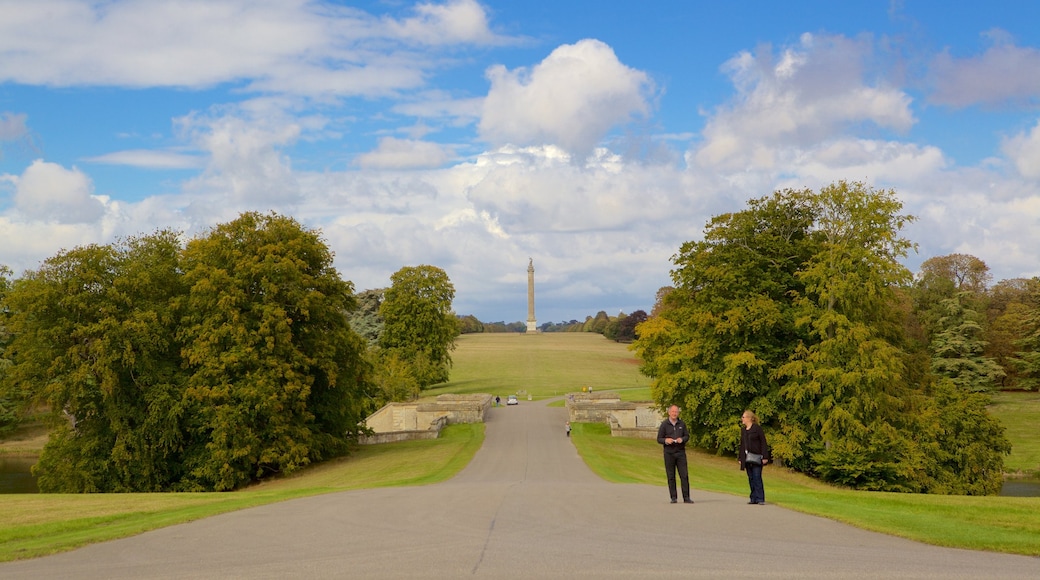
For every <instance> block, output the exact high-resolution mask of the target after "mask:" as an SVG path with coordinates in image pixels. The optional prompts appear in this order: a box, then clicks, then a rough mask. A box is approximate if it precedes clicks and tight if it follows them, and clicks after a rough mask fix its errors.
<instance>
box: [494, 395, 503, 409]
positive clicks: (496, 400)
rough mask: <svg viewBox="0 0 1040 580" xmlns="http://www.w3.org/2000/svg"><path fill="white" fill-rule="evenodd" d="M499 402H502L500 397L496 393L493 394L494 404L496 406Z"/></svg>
mask: <svg viewBox="0 0 1040 580" xmlns="http://www.w3.org/2000/svg"><path fill="white" fill-rule="evenodd" d="M501 404H502V399H501V398H500V397H498V396H497V395H496V396H495V406H496V407H498V406H500V405H501Z"/></svg>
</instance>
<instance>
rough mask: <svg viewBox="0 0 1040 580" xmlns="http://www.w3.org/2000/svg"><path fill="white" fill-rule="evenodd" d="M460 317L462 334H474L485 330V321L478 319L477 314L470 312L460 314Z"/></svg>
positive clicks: (460, 331)
mask: <svg viewBox="0 0 1040 580" xmlns="http://www.w3.org/2000/svg"><path fill="white" fill-rule="evenodd" d="M458 318H459V333H460V334H473V333H479V332H484V323H482V322H481V321H479V320H477V317H476V316H473V315H472V314H468V315H466V316H459V317H458Z"/></svg>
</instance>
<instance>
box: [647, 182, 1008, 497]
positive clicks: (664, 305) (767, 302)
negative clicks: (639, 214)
mask: <svg viewBox="0 0 1040 580" xmlns="http://www.w3.org/2000/svg"><path fill="white" fill-rule="evenodd" d="M900 210H901V204H900V203H899V202H898V200H897V199H896V198H895V194H894V192H891V191H879V190H875V189H872V188H869V187H867V186H865V185H863V184H859V183H847V182H838V183H835V184H832V185H830V186H827V187H824V188H823V189H821V190H820V191H819V192H818V193H814V192H812V191H809V190H800V191H799V190H784V191H779V192H775V193H774V194H773V195H772V196H768V197H764V198H760V199H755V200H752V201H750V202H748V209H746V210H745V211H742V212H737V213H733V214H724V215H722V216H718V217H715V218H713V219H712V221H711V222H710V223H709V224H708V227H707V228H706V230H705V232H704V236H703V239H702V240H701V241H698V242H687V243H686V244H683V246H682V247H681V248H680V251H679V253H678V254H676V256H674V257H673V262H674V263H675V265H676V268H675V269H674V270H673V271H672V280H673V282H674V283H675V289H674V290H672V291H671V292H669V293H668V294H667V295H666V296H665V297H663V299H659V300H658V304H657V305H656V306H655V312H656V314H655V315H652V316H651V317H649V318H648V319H647V320H646V322H644V323H642V324H640V325H638V327H637V329H638V331H639V337H638V339H637V340H636V342H635V343H634V345H633V348H634V349H635V350H636V351H637V352H638V353H639V354H640V356H641V358H642V359H643V364H642V366H641V370H642V371H643V372H644V373H646V374H647V375H648V376H650V377H652V378H653V382H652V384H651V392H652V394H653V397H654V400H655V402H656V403H657V404H658V405H659V406H661V407H665V406H667V405H669V404H672V403H675V404H679V405H680V407H682V412H683V415H684V416H686V417H687V418H689V419H690V420H689V421H688V422H687V424H688V425H689V426H690V429H691V432H692V440H693V441H694V443H696V444H698V445H700V446H703V447H707V448H710V449H716V450H718V451H719V452H727V451H730V452H732V451H733V450H735V448H736V446H737V444H738V442H739V439H738V433H737V430H735V429H734V428H733V421H734V418H735V417H737V416H739V414H740V412H741V411H742V410H743V409H745V408H753V409H755V410H756V412H757V413H758V415H759V417H761V418H762V419H763V422H764V423H766V425H767V428H769V429H770V430H771V432H772V435H771V437H770V442H771V443H772V446H773V453H774V456H775V457H777V458H779V459H780V460H782V461H783V462H785V463H786V464H788V465H790V466H792V467H794V468H796V469H798V470H800V471H804V472H806V473H809V474H813V475H818V476H820V477H822V478H823V479H826V480H828V481H833V482H837V483H841V484H844V485H849V486H852V487H856V488H860V489H877V490H890V491H935V492H940V493H991V491H992V485H991V484H992V474H993V471H992V466H993V465H999V464H1001V463H1002V456H1001V455H1002V453H1003V449H1004V448H1005V447H1006V444H1007V441H1006V438H1004V437H1003V434H1002V432H1001V431H1000V430H999V429H998V428H995V427H999V424H997V423H995V420H994V419H992V418H991V417H988V416H987V415H986V414H985V409H984V406H983V407H982V413H981V414H978V413H976V411H978V409H979V407H978V406H977V403H978V400H977V399H971V397H972V395H970V394H968V393H959V392H958V391H957V390H956V389H953V390H952V392H951V390H950V389H940V388H939V387H938V386H936V384H935V380H934V377H933V376H932V375H931V373H930V371H929V368H928V357H927V356H926V357H921V356H920V355H919V353H918V352H917V351H916V350H912V349H911V350H908V349H907V347H910V346H913V343H912V342H911V341H909V340H908V339H907V336H906V329H907V324H906V321H905V319H904V318H905V313H906V312H907V308H906V299H905V294H904V293H902V292H900V291H899V288H900V286H903V285H905V284H907V283H908V282H909V280H910V278H911V277H910V274H909V272H908V271H907V270H906V268H905V267H903V266H902V265H901V263H900V261H901V259H902V258H903V257H904V256H905V254H906V252H907V251H908V250H909V249H910V248H912V247H913V244H912V243H911V242H910V241H909V240H906V239H905V238H903V237H902V236H900V234H899V231H900V230H901V229H902V227H903V226H904V225H905V224H906V223H908V222H909V221H910V220H911V219H912V217H911V216H906V215H902V214H900V213H899V212H900ZM940 394H941V396H939V395H940ZM923 410H929V411H930V412H931V413H932V415H933V416H938V417H943V418H944V419H949V420H950V421H951V423H950V425H944V426H943V428H944V429H951V430H954V431H955V433H954V436H951V437H941V436H938V435H936V434H935V433H932V431H935V425H929V424H927V423H925V422H923V420H922V419H921V416H922V411H923ZM965 417H969V418H971V419H972V420H970V421H969V420H961V419H962V418H965ZM970 437H978V438H979V439H980V440H981V441H985V443H984V444H982V445H980V446H976V447H973V448H972V453H983V454H987V453H988V455H985V457H976V458H975V459H976V460H979V461H982V463H984V464H985V465H986V468H985V469H983V470H981V471H970V470H969V471H966V472H957V471H955V465H957V464H958V462H959V461H961V460H963V459H965V456H964V455H963V454H961V455H957V454H958V453H960V452H959V451H954V450H947V451H948V452H949V456H944V457H943V458H940V457H938V455H937V454H938V453H939V451H938V448H937V446H941V445H942V443H936V441H938V440H939V439H942V440H943V441H945V442H949V441H952V440H957V441H960V440H961V438H970ZM987 448H988V449H989V450H990V451H985V449H987ZM954 455H956V456H957V457H953V456H954ZM940 459H942V460H941V461H940ZM948 459H949V460H948ZM925 464H928V465H929V468H928V469H924V468H922V465H925ZM980 478H981V479H980ZM983 480H984V481H983ZM950 490H959V491H950Z"/></svg>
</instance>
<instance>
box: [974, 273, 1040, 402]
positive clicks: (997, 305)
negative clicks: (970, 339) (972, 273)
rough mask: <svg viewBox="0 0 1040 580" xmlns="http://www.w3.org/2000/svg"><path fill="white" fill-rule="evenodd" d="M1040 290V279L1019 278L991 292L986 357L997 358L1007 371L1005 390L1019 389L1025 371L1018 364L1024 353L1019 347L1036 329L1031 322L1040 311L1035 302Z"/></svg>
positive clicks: (986, 333) (1002, 384)
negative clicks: (1033, 314) (1035, 310)
mask: <svg viewBox="0 0 1040 580" xmlns="http://www.w3.org/2000/svg"><path fill="white" fill-rule="evenodd" d="M1038 288H1040V279H1037V278H1033V279H1026V278H1015V279H1011V280H1001V281H1000V282H998V283H997V284H995V285H994V286H993V288H991V289H990V291H989V301H988V304H989V308H988V309H987V311H986V320H987V322H988V324H986V325H985V327H984V339H985V342H986V349H985V352H984V354H985V355H986V356H988V357H991V358H993V359H994V360H995V361H996V362H997V364H999V365H1000V367H1001V369H1003V371H1004V374H1005V376H1004V378H1003V380H1002V382H1001V388H1005V389H1013V388H1018V386H1019V382H1020V379H1021V376H1022V373H1023V371H1025V369H1024V368H1022V367H1021V365H1020V363H1018V362H1016V361H1017V360H1018V355H1016V353H1018V352H1024V351H1022V350H1021V348H1020V346H1019V345H1021V344H1022V341H1023V340H1024V339H1026V337H1027V336H1029V334H1030V333H1031V332H1032V331H1033V330H1034V329H1035V326H1034V323H1033V322H1031V312H1032V311H1033V310H1034V309H1036V308H1040V304H1036V303H1034V301H1033V298H1032V296H1034V295H1036V296H1040V292H1038V291H1037V289H1038ZM1027 346H1028V345H1027Z"/></svg>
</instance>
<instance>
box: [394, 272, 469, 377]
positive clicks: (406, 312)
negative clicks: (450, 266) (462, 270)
mask: <svg viewBox="0 0 1040 580" xmlns="http://www.w3.org/2000/svg"><path fill="white" fill-rule="evenodd" d="M390 281H391V285H390V288H388V289H387V290H386V293H385V294H384V297H383V303H382V304H381V305H380V306H379V314H380V316H382V318H383V334H382V335H381V337H380V339H379V345H380V347H381V348H382V349H383V350H385V351H388V354H390V353H392V354H393V355H394V356H396V357H397V358H398V359H400V360H403V361H407V362H409V363H410V364H411V365H412V370H413V376H414V377H415V379H416V380H417V381H418V382H419V385H420V386H421V387H423V388H425V387H428V386H430V385H433V384H437V383H442V382H444V381H447V380H448V373H449V371H450V369H451V351H452V350H454V348H455V339H456V338H457V337H458V335H459V322H458V318H457V317H456V316H455V313H454V312H453V311H452V308H451V303H452V300H454V299H455V286H453V285H452V283H451V280H450V279H449V278H448V274H447V273H445V272H444V270H442V269H440V268H437V267H436V266H428V265H421V266H414V267H412V266H406V267H404V268H401V269H400V270H398V271H397V272H395V273H394V274H393V275H392V276H391V277H390Z"/></svg>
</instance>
